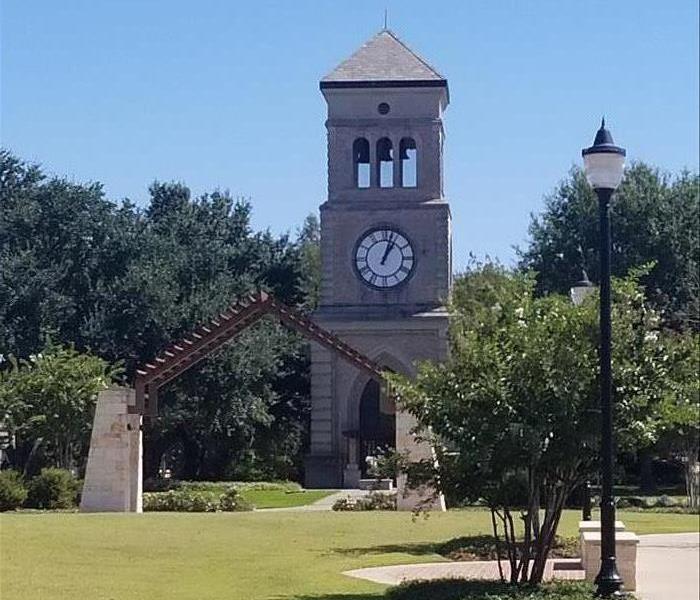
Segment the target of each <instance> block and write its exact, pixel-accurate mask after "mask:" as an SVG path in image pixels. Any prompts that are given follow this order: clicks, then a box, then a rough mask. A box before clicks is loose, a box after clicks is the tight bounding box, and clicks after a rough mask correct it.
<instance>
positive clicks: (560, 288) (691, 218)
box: [519, 162, 700, 329]
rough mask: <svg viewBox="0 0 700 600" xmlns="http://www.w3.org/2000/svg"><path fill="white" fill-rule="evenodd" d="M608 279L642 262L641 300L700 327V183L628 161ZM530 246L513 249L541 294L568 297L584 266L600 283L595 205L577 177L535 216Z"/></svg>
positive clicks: (574, 173) (575, 173) (576, 173)
mask: <svg viewBox="0 0 700 600" xmlns="http://www.w3.org/2000/svg"><path fill="white" fill-rule="evenodd" d="M611 219H612V229H613V248H612V269H613V275H616V276H618V277H624V276H626V274H627V273H628V272H629V271H630V269H632V268H635V267H639V266H641V265H644V264H650V263H653V264H654V268H653V269H651V271H650V272H649V273H648V274H647V275H646V276H645V277H644V278H643V279H642V283H643V284H644V286H645V289H646V290H647V295H648V297H649V299H650V300H651V301H652V302H653V304H654V305H655V306H656V307H657V308H658V309H659V310H661V311H662V314H663V318H664V320H665V321H666V322H667V323H671V324H673V325H674V326H676V327H678V326H687V325H689V326H691V327H694V328H695V329H698V328H699V327H700V280H699V275H700V271H699V270H700V227H699V226H698V225H699V223H700V178H699V177H698V174H697V173H689V172H682V173H680V174H679V175H677V176H675V177H672V176H670V175H668V174H666V173H663V172H661V171H659V170H658V169H654V168H652V167H650V166H648V165H646V164H644V163H641V162H639V163H633V164H632V165H631V166H630V167H629V168H628V169H627V171H626V173H625V178H624V180H623V182H622V184H621V186H620V188H619V190H618V191H617V192H616V194H615V198H614V201H613V204H612V209H611ZM529 231H530V241H529V244H528V246H527V247H526V248H525V249H524V250H520V251H519V256H520V266H521V268H522V269H523V270H525V271H527V270H532V271H535V272H537V289H538V292H539V293H540V294H544V293H552V292H555V293H560V294H564V293H566V292H567V290H568V289H569V287H570V286H571V285H572V283H573V282H575V281H578V280H579V279H580V277H581V269H582V268H585V270H586V271H587V272H588V275H589V276H590V277H591V279H592V280H593V281H598V266H599V258H598V247H599V243H598V239H599V238H598V204H597V199H596V195H595V193H594V192H593V190H592V189H591V188H590V186H589V185H588V183H587V182H586V179H585V176H584V174H583V172H582V171H581V170H580V169H579V168H573V169H572V170H571V172H570V174H569V176H568V177H567V178H566V179H565V180H564V181H562V182H561V183H560V184H559V186H558V187H557V188H556V190H554V192H552V193H551V194H549V195H548V196H546V197H545V208H544V210H543V211H542V213H541V214H540V215H537V216H535V215H533V216H532V220H531V223H530V228H529Z"/></svg>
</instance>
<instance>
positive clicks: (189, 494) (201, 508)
mask: <svg viewBox="0 0 700 600" xmlns="http://www.w3.org/2000/svg"><path fill="white" fill-rule="evenodd" d="M216 507H217V502H216V497H215V495H213V494H211V493H208V492H193V491H185V490H169V491H167V492H147V493H145V494H144V495H143V510H144V511H158V512H214V511H216Z"/></svg>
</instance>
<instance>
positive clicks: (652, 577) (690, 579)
mask: <svg viewBox="0 0 700 600" xmlns="http://www.w3.org/2000/svg"><path fill="white" fill-rule="evenodd" d="M639 539H640V542H639V549H638V555H637V580H638V584H639V591H638V595H639V596H640V597H641V598H642V599H643V600H698V598H700V583H699V581H700V534H698V533H673V534H664V533H662V534H657V535H640V536H639Z"/></svg>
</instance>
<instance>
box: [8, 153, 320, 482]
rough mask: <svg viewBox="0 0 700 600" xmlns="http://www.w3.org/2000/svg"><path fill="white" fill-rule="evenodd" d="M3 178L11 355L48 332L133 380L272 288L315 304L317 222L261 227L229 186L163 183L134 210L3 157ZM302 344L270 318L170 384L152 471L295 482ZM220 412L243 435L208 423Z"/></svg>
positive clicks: (25, 352)
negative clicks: (226, 312)
mask: <svg viewBox="0 0 700 600" xmlns="http://www.w3.org/2000/svg"><path fill="white" fill-rule="evenodd" d="M0 183H2V189H0V197H1V198H2V203H0V355H2V356H9V355H14V356H17V357H20V358H24V359H28V357H29V356H30V355H36V354H38V353H39V352H41V349H42V346H43V343H44V339H45V338H46V336H49V337H50V338H51V339H53V340H55V341H56V342H57V343H60V344H63V345H73V346H74V347H75V348H76V350H77V351H79V352H89V353H91V354H94V355H96V356H99V357H100V358H102V359H104V360H106V361H107V362H109V363H115V362H118V361H121V362H123V364H124V368H125V376H126V378H127V379H129V378H131V377H132V376H133V374H134V370H135V367H136V365H138V364H139V363H142V362H144V361H147V360H150V359H152V357H153V356H154V355H155V354H156V353H157V352H158V351H159V350H161V349H162V348H163V347H165V346H166V345H167V344H168V343H169V342H170V341H171V340H173V339H177V338H179V337H180V336H181V335H183V334H184V333H186V332H188V331H190V330H191V329H193V328H194V327H195V326H196V325H197V324H198V323H200V322H202V321H205V320H207V319H208V318H209V317H210V316H212V315H214V314H217V313H218V312H220V311H221V310H222V309H223V308H224V307H226V306H227V305H229V304H230V303H231V302H232V301H233V300H234V299H236V298H237V297H240V296H241V295H244V294H246V293H250V292H252V291H255V290H257V289H264V290H266V291H269V292H272V293H274V295H275V296H276V297H277V298H279V299H280V300H282V301H283V302H286V303H289V304H292V305H298V306H304V307H307V306H308V307H312V306H313V304H314V302H315V295H317V286H316V283H315V282H316V281H318V275H317V274H316V270H317V269H318V266H317V261H315V260H314V253H315V252H316V249H317V246H318V235H317V232H318V224H317V222H316V223H314V222H313V220H312V219H309V220H308V222H307V223H306V224H305V226H304V228H303V229H302V231H301V232H300V234H299V237H298V239H296V240H292V239H290V238H289V236H286V235H283V236H274V235H272V234H271V233H270V232H268V231H262V232H256V231H254V230H253V229H252V227H251V224H250V218H251V212H252V205H251V203H250V202H249V201H247V200H244V199H237V198H233V197H231V195H230V194H228V193H227V192H222V191H213V192H211V193H207V194H202V195H201V196H199V197H193V196H192V194H191V192H190V190H189V188H187V186H185V185H184V184H182V183H162V182H155V183H153V184H152V185H151V187H150V188H149V194H150V202H149V203H148V206H147V207H146V208H145V209H138V208H137V207H136V206H135V205H134V204H132V203H130V202H128V201H125V202H122V203H121V204H116V203H113V202H111V201H109V200H108V199H107V198H105V197H104V193H103V191H102V188H101V186H100V185H99V184H96V183H95V184H81V183H75V182H71V181H67V180H65V179H63V178H60V177H46V176H45V175H44V174H43V173H42V171H41V169H40V168H39V167H37V166H34V165H27V164H25V163H23V162H22V161H21V160H19V159H18V158H16V157H14V156H13V155H12V154H11V153H9V152H6V151H3V152H2V153H1V154H0ZM302 344H303V343H302V341H301V340H300V338H299V337H298V336H296V335H292V334H289V333H288V332H287V331H285V330H283V329H282V328H280V327H279V326H276V325H272V324H264V325H263V324H261V325H259V326H257V327H255V328H253V329H251V330H250V331H248V332H246V334H245V335H244V336H243V337H241V338H240V339H237V340H235V341H233V342H232V343H231V344H229V345H227V346H226V347H225V348H222V349H221V351H220V352H218V353H217V354H216V355H215V356H213V357H210V358H208V359H206V360H204V361H202V363H200V364H199V365H198V366H197V367H195V368H194V369H193V370H192V371H191V372H189V373H188V374H187V375H186V376H185V377H184V378H182V379H181V380H178V381H176V382H174V383H173V384H172V385H171V386H169V388H168V390H166V393H165V395H164V396H163V402H162V405H161V406H162V417H163V418H162V419H161V420H158V421H155V422H152V423H150V424H148V425H147V426H146V428H145V444H144V446H145V448H144V451H145V457H146V460H145V468H146V472H147V473H149V474H151V475H152V474H154V473H155V472H156V471H157V468H158V465H159V463H160V462H161V458H162V457H164V456H167V457H175V459H176V460H175V462H176V463H177V465H178V468H179V469H180V470H181V471H182V472H183V473H185V472H187V473H195V474H197V476H207V477H217V478H220V477H222V476H224V474H225V472H227V471H230V472H233V473H234V474H238V473H240V472H241V470H245V468H248V467H245V465H249V466H250V465H253V466H250V469H249V470H250V471H251V472H252V471H257V472H264V473H268V474H270V476H275V477H282V476H291V475H295V474H297V473H298V469H299V468H300V466H301V454H302V452H303V444H304V439H305V431H306V421H307V417H308V395H309V381H308V357H307V354H306V352H304V351H303V348H304V347H303V345H302ZM251 349H253V350H254V352H255V353H257V354H259V356H258V358H257V359H256V360H255V361H250V360H249V357H248V356H247V354H249V353H250V352H251ZM1 368H2V365H0V369H1ZM197 383H201V384H202V385H197ZM223 413H226V415H227V417H226V419H228V420H227V421H226V422H227V423H234V424H235V427H233V428H228V429H226V431H229V430H230V431H235V435H233V434H231V435H228V434H227V435H223V436H222V435H220V430H218V429H216V428H217V427H219V423H218V421H216V420H212V421H210V422H208V423H206V422H205V420H204V416H205V415H217V418H218V417H219V416H220V415H221V414H223ZM195 424H202V426H195ZM227 427H228V426H227ZM268 456H269V461H267V458H266V457H268ZM202 457H204V458H202ZM203 464H206V465H207V466H206V468H203V467H202V465H203ZM232 465H239V466H240V469H239V468H238V467H236V466H232ZM273 465H276V466H273ZM237 469H238V470H237Z"/></svg>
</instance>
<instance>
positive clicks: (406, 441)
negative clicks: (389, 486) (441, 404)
mask: <svg viewBox="0 0 700 600" xmlns="http://www.w3.org/2000/svg"><path fill="white" fill-rule="evenodd" d="M415 426H416V420H415V418H414V417H413V416H412V415H410V414H409V413H406V412H403V411H401V410H397V412H396V451H397V452H398V453H399V454H400V455H402V456H406V457H407V458H408V460H409V461H411V462H417V461H419V460H424V459H430V460H435V453H434V452H433V449H432V448H431V447H430V445H429V444H428V443H427V442H419V441H417V440H416V437H415V435H414V434H413V433H412V430H413V428H414V427H415ZM396 487H397V492H396V508H397V509H398V510H414V509H416V508H422V509H423V510H436V511H444V510H446V508H445V497H444V496H443V495H442V494H438V493H437V492H436V491H435V490H434V489H433V488H431V487H428V486H420V487H418V488H416V489H411V488H409V487H408V485H407V476H406V475H405V474H403V473H400V474H399V476H398V477H397V478H396Z"/></svg>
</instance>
